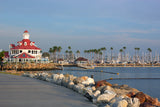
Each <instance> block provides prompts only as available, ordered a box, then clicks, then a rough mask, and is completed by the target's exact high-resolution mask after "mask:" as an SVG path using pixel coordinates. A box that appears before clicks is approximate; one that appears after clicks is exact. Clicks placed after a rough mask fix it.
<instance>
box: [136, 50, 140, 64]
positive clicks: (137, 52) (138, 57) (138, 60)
mask: <svg viewBox="0 0 160 107" xmlns="http://www.w3.org/2000/svg"><path fill="white" fill-rule="evenodd" d="M139 50H140V48H137V59H138V61H139Z"/></svg>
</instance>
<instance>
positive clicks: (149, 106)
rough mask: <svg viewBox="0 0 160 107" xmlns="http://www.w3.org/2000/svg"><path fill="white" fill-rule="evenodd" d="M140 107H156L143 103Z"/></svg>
mask: <svg viewBox="0 0 160 107" xmlns="http://www.w3.org/2000/svg"><path fill="white" fill-rule="evenodd" d="M140 107H156V106H153V105H152V104H150V103H147V102H144V103H143V104H141V105H140Z"/></svg>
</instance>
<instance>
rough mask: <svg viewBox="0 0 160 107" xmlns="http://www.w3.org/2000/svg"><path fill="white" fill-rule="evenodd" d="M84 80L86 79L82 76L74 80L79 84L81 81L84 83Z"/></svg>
mask: <svg viewBox="0 0 160 107" xmlns="http://www.w3.org/2000/svg"><path fill="white" fill-rule="evenodd" d="M83 81H85V80H84V78H81V77H78V78H75V79H74V80H73V82H74V84H79V83H82V82H83Z"/></svg>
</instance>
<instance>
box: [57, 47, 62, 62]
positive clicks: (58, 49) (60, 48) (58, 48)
mask: <svg viewBox="0 0 160 107" xmlns="http://www.w3.org/2000/svg"><path fill="white" fill-rule="evenodd" d="M61 50H62V47H61V46H59V47H57V51H58V59H59V56H60V52H61Z"/></svg>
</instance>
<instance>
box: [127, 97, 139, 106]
mask: <svg viewBox="0 0 160 107" xmlns="http://www.w3.org/2000/svg"><path fill="white" fill-rule="evenodd" d="M124 99H125V100H126V101H127V102H128V107H139V106H140V102H139V99H138V98H129V97H125V98H124Z"/></svg>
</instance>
